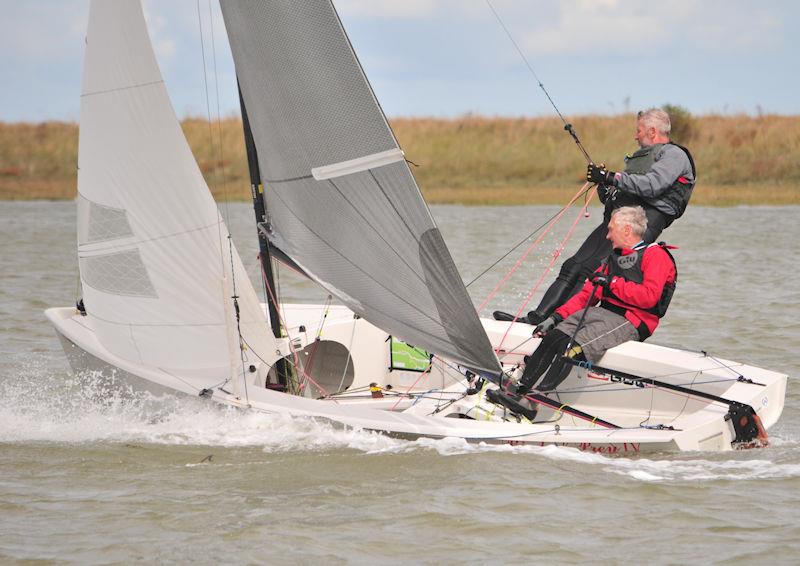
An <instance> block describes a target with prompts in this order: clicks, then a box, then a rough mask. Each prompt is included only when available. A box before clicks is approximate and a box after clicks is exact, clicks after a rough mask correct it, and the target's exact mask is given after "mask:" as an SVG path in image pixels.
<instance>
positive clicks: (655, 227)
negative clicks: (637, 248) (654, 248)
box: [642, 206, 674, 245]
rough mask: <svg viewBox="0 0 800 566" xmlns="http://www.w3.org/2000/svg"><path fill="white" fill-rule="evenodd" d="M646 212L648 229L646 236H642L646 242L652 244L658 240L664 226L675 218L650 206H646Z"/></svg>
mask: <svg viewBox="0 0 800 566" xmlns="http://www.w3.org/2000/svg"><path fill="white" fill-rule="evenodd" d="M645 214H646V215H647V230H646V231H645V233H644V236H642V239H643V240H644V243H645V244H647V245H650V244H652V243H653V242H655V241H657V240H658V237H659V236H660V235H661V232H662V231H663V230H664V228H666V227H667V226H669V225H670V224H672V221H673V220H674V218H672V217H670V216H667V215H666V214H664V213H662V212H660V211H658V210H656V209H655V208H651V207H649V206H648V207H646V208H645Z"/></svg>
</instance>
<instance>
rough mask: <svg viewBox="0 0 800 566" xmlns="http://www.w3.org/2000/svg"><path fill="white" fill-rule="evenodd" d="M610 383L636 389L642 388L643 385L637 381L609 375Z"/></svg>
mask: <svg viewBox="0 0 800 566" xmlns="http://www.w3.org/2000/svg"><path fill="white" fill-rule="evenodd" d="M611 383H622V384H623V385H635V386H636V387H641V388H644V383H642V382H641V381H639V380H637V379H630V378H628V377H620V376H618V375H613V374H612V375H611Z"/></svg>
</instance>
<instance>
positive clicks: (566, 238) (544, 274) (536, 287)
mask: <svg viewBox="0 0 800 566" xmlns="http://www.w3.org/2000/svg"><path fill="white" fill-rule="evenodd" d="M585 186H586V185H584V187H585ZM581 191H583V189H581ZM594 191H595V189H592V190H591V191H590V192H589V193H588V198H587V199H586V202H585V203H584V204H583V206H582V207H581V210H580V211H579V212H578V214H577V215H576V216H575V220H573V221H572V226H570V228H569V231H567V234H566V235H565V236H564V238H563V239H562V240H561V243H560V244H559V246H558V248H556V250H555V251H554V252H553V254H552V255H553V257H552V259H551V260H550V263H549V264H547V267H546V268H545V270H544V271H543V272H542V275H541V276H540V277H539V280H538V281H536V284H535V285H534V286H533V287H532V288H531V290H530V291H529V292H528V295H527V296H526V297H525V300H524V301H523V302H522V305H520V307H519V310H517V313H516V314H515V315H514V321H516V320H517V319H518V318H519V316H520V314H522V311H523V310H525V308H526V307H527V306H528V303H529V302H530V300H531V298H532V297H533V295H534V293H536V291H538V290H539V286H540V285H541V284H542V281H544V278H545V277H547V275H548V274H549V273H550V270H551V269H552V268H553V265H555V263H556V260H557V259H558V258H559V256H560V255H561V252H563V251H564V248H565V247H566V245H567V242H568V241H569V239H570V238H571V237H572V233H573V232H574V231H575V228H576V227H577V225H578V221H580V219H581V217H583V216H584V215H585V214H586V209H587V208H589V203H590V202H591V199H592V196H594ZM576 198H577V195H576V197H575V198H573V200H572V201H570V203H569V204H568V205H567V206H566V207H564V210H563V212H566V210H567V208H569V206H571V205H572V203H573V202H574V201H575V200H576ZM558 218H560V216H557V217H556V218H555V219H554V220H557V219H558ZM550 228H552V225H551V226H548V228H547V230H548V231H549V230H550ZM542 236H544V234H542ZM526 253H527V252H526ZM515 269H516V266H515ZM510 331H511V325H510V324H509V325H508V328H506V331H505V334H503V338H502V339H501V340H500V343H499V344H498V345H497V347H496V348H495V352H499V351H500V350H501V349H502V347H503V343H504V342H505V340H506V337H508V333H509V332H510Z"/></svg>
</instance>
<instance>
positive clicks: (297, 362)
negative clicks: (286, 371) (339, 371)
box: [259, 254, 337, 403]
mask: <svg viewBox="0 0 800 566" xmlns="http://www.w3.org/2000/svg"><path fill="white" fill-rule="evenodd" d="M259 258H260V254H259ZM259 263H260V264H261V276H262V277H263V278H264V287H265V288H266V290H267V292H268V293H269V296H270V298H271V299H272V302H273V304H274V305H275V306H276V307H279V304H278V301H277V300H276V299H275V294H274V293H273V292H272V287H270V286H269V283H268V282H267V274H266V272H265V271H264V264H263V263H261V262H259ZM281 310H282V309H281V308H276V309H275V312H277V313H278V319H279V321H280V323H281V326H282V327H283V328H284V329H286V334H287V336H286V337H287V339H288V341H289V351H290V352H291V353H292V357H293V358H294V367H296V368H297V369H298V370H301V371H302V372H303V376H304V377H305V379H307V380H308V381H310V382H311V383H313V384H314V385H315V386H316V387H317V389H319V390H320V392H321V393H322V394H323V395H324V396H325V397H328V396H329V395H330V394H329V393H328V392H327V391H325V389H324V388H323V387H322V386H321V385H320V384H319V383H317V382H316V381H314V379H313V378H312V377H311V376H310V375H308V373H307V372H306V369H305V367H302V368H301V366H300V358H299V357H298V355H297V350H295V349H294V344H293V343H292V339H291V337H290V336H289V327H288V326H287V324H286V322H285V321H284V319H283V316H282V315H281ZM304 387H305V385H304V384H301V390H302V389H303V388H304ZM333 402H334V403H337V401H336V399H333Z"/></svg>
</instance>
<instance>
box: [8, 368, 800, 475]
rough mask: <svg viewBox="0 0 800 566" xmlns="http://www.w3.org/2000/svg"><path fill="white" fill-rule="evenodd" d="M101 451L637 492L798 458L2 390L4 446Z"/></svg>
mask: <svg viewBox="0 0 800 566" xmlns="http://www.w3.org/2000/svg"><path fill="white" fill-rule="evenodd" d="M98 441H105V442H137V443H152V444H174V445H203V446H222V447H261V448H262V449H263V450H264V451H266V452H287V451H309V450H321V451H324V450H335V449H350V450H356V451H359V452H363V453H365V454H367V455H391V454H407V453H411V452H415V451H428V452H430V451H433V452H436V453H437V454H438V455H441V456H444V457H448V456H456V455H463V454H481V453H487V454H489V453H505V454H518V455H529V456H534V457H539V458H546V459H549V460H553V461H560V462H567V463H576V464H580V465H584V466H587V467H589V468H597V469H599V470H602V471H604V472H606V473H611V474H616V475H621V476H625V477H628V478H630V479H632V480H636V481H641V482H682V481H693V482H697V481H715V480H752V479H772V478H792V477H800V465H798V464H794V463H783V462H781V461H780V460H781V455H782V454H785V453H786V451H787V450H789V451H793V450H795V449H796V448H797V442H796V441H794V440H791V439H780V438H777V439H774V440H773V447H772V448H770V449H767V450H759V451H750V452H746V453H744V452H742V453H728V454H721V455H718V454H713V455H711V454H697V455H686V454H680V455H665V456H661V457H659V456H656V457H654V458H649V457H644V456H640V457H636V458H630V459H629V458H623V457H620V456H606V455H602V454H593V453H587V452H581V451H580V450H577V449H575V448H566V447H558V446H545V447H539V446H510V445H494V444H485V443H478V444H470V443H468V442H466V441H465V440H463V439H460V438H444V439H429V438H421V439H418V440H415V441H407V440H399V439H395V438H390V437H387V436H385V435H382V434H378V433H375V432H369V431H362V430H353V429H349V428H345V427H341V426H338V425H335V424H333V423H330V422H328V421H325V420H318V419H313V418H300V417H286V416H280V415H272V414H264V413H257V412H254V411H242V410H238V409H233V408H229V407H224V406H222V405H217V404H215V403H213V402H210V401H207V400H204V399H200V398H192V397H185V396H182V397H178V396H171V395H168V396H163V397H153V396H151V395H149V394H141V393H140V394H135V395H126V396H120V395H110V394H109V392H108V391H106V390H104V389H102V385H101V384H99V382H97V381H95V380H92V379H91V378H75V377H72V376H69V375H65V374H57V373H53V372H52V371H47V370H44V369H43V368H41V367H37V366H36V364H33V363H29V364H28V365H27V366H25V367H22V369H21V370H20V372H19V374H18V375H16V376H14V377H13V378H5V379H3V380H2V381H0V442H14V443H18V442H67V443H85V442H98Z"/></svg>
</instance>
